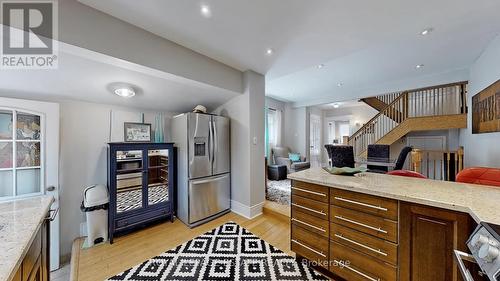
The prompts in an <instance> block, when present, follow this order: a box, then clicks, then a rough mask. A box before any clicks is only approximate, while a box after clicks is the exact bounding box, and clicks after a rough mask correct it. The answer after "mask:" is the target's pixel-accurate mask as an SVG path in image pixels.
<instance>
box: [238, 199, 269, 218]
mask: <svg viewBox="0 0 500 281" xmlns="http://www.w3.org/2000/svg"><path fill="white" fill-rule="evenodd" d="M263 206H264V202H261V203H259V204H255V205H253V206H251V207H250V206H247V205H244V204H241V203H240V202H238V201H234V200H231V211H232V212H233V213H236V214H238V215H240V216H242V217H245V218H247V219H253V218H255V217H258V216H260V215H262V208H263Z"/></svg>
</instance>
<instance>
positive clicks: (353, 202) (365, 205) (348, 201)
mask: <svg viewBox="0 0 500 281" xmlns="http://www.w3.org/2000/svg"><path fill="white" fill-rule="evenodd" d="M335 200H339V201H343V202H347V203H351V204H356V205H359V206H363V207H368V208H372V209H377V210H380V211H384V212H387V208H384V207H381V206H375V205H370V204H366V203H362V202H358V201H354V200H350V199H345V198H342V197H335Z"/></svg>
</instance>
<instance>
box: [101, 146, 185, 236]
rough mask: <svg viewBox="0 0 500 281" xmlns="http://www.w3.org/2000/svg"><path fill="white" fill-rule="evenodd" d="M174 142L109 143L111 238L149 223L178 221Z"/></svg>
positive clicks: (109, 223)
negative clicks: (176, 219)
mask: <svg viewBox="0 0 500 281" xmlns="http://www.w3.org/2000/svg"><path fill="white" fill-rule="evenodd" d="M175 166H176V161H175V148H174V145H173V143H109V144H108V189H109V194H110V202H109V220H108V228H109V239H110V242H111V243H113V237H114V236H115V234H117V233H120V232H125V231H130V230H134V229H137V228H140V227H142V226H144V225H145V224H146V223H148V222H151V221H155V220H160V219H167V218H169V219H170V220H171V221H173V220H174V210H175V209H174V198H175V194H174V192H175V191H174V190H175V183H174V180H175V179H174V175H175Z"/></svg>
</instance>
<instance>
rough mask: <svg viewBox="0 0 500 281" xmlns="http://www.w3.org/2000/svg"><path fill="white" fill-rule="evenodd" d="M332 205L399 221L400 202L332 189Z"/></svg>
mask: <svg viewBox="0 0 500 281" xmlns="http://www.w3.org/2000/svg"><path fill="white" fill-rule="evenodd" d="M330 204H333V205H336V206H339V207H345V208H349V209H353V210H357V211H361V212H363V213H368V214H373V215H376V216H379V217H384V218H388V219H391V220H393V221H397V220H398V201H397V200H392V199H387V198H382V197H377V196H372V195H367V194H362V193H357V192H351V191H346V190H341V189H334V188H332V189H331V191H330Z"/></svg>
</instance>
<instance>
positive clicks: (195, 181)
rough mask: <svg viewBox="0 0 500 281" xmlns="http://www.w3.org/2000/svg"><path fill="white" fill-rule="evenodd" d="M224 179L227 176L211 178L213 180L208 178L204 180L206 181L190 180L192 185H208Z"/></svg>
mask: <svg viewBox="0 0 500 281" xmlns="http://www.w3.org/2000/svg"><path fill="white" fill-rule="evenodd" d="M225 177H227V175H222V176H218V177H213V178H209V179H206V180H192V182H193V184H204V183H210V182H213V181H218V180H220V179H223V178H225Z"/></svg>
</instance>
